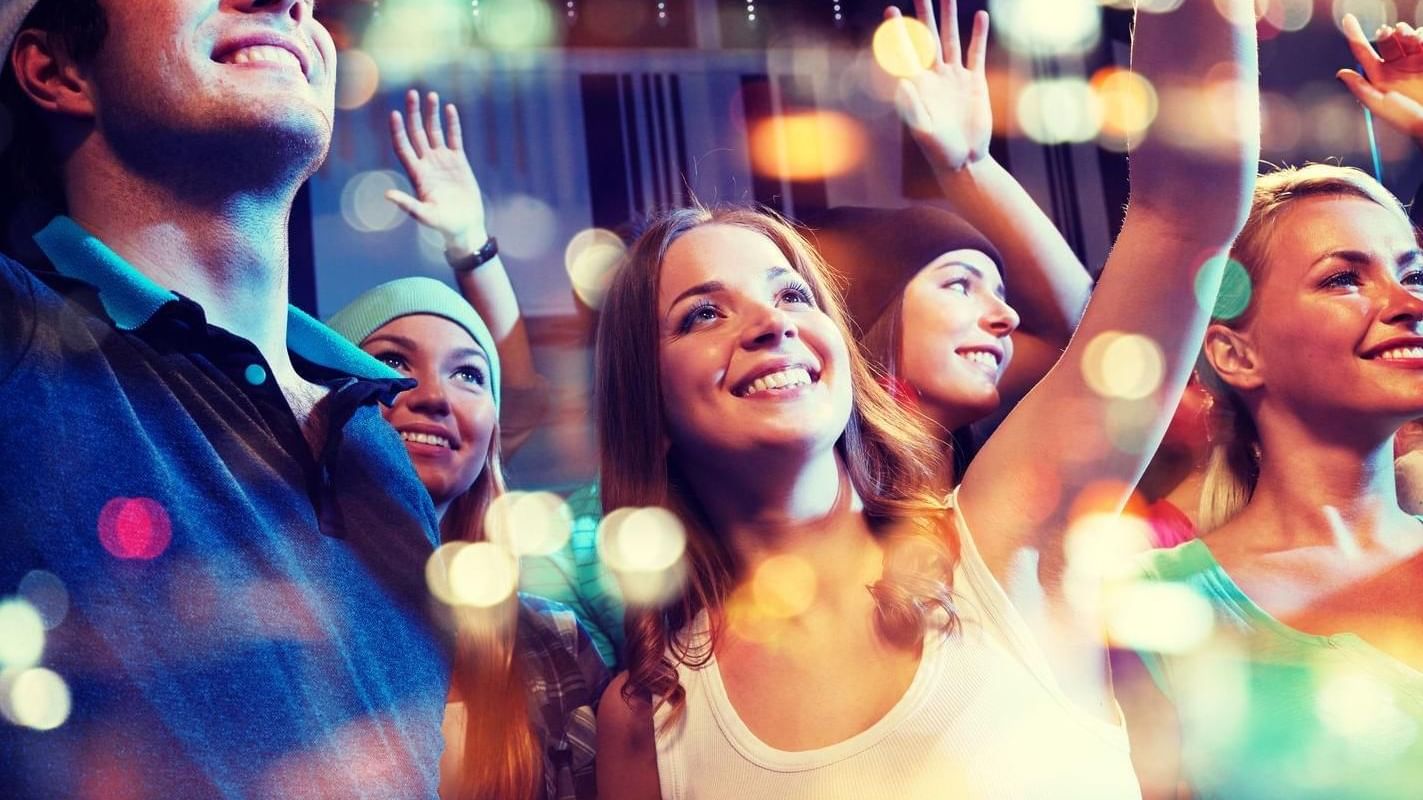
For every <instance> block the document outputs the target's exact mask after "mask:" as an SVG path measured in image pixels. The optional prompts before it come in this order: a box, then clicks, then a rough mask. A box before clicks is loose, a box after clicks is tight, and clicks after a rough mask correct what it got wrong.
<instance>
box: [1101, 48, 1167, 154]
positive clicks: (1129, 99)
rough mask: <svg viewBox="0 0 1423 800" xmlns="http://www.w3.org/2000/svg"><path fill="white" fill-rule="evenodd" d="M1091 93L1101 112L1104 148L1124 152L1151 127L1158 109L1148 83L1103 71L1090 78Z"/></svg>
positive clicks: (1113, 69) (1115, 71) (1127, 74)
mask: <svg viewBox="0 0 1423 800" xmlns="http://www.w3.org/2000/svg"><path fill="white" fill-rule="evenodd" d="M1091 85H1092V91H1093V93H1094V94H1095V95H1096V96H1097V101H1098V103H1099V104H1100V108H1101V111H1102V131H1101V133H1102V138H1103V140H1104V142H1103V143H1104V144H1106V145H1107V146H1109V147H1113V148H1115V149H1119V150H1124V149H1125V148H1126V144H1127V142H1128V141H1135V140H1137V139H1139V138H1140V137H1141V135H1142V134H1144V133H1145V132H1146V129H1147V128H1149V127H1151V123H1152V121H1154V120H1155V119H1156V112H1157V109H1158V107H1159V104H1158V100H1157V97H1156V88H1155V87H1153V86H1152V85H1151V81H1149V80H1147V79H1146V78H1143V77H1142V76H1141V75H1138V74H1137V73H1135V72H1132V71H1130V70H1125V69H1121V68H1119V67H1104V68H1103V69H1100V70H1098V71H1097V73H1096V74H1095V75H1093V76H1092V84H1091Z"/></svg>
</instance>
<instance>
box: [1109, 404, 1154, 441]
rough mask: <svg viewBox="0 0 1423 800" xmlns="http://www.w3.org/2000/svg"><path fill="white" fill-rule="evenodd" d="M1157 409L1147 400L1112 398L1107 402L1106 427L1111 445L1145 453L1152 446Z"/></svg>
mask: <svg viewBox="0 0 1423 800" xmlns="http://www.w3.org/2000/svg"><path fill="white" fill-rule="evenodd" d="M1159 414H1160V409H1159V408H1158V407H1157V405H1156V403H1154V402H1152V401H1151V400H1149V399H1136V400H1128V399H1123V398H1113V399H1112V400H1110V401H1109V402H1108V403H1107V416H1106V420H1105V421H1106V430H1107V438H1108V439H1110V440H1111V442H1112V446H1113V447H1115V448H1117V450H1119V451H1121V452H1123V453H1136V454H1142V453H1145V452H1146V451H1147V450H1148V449H1150V448H1152V447H1154V446H1155V445H1156V437H1155V436H1152V435H1148V434H1150V433H1152V432H1153V431H1155V430H1159V428H1160V425H1161V420H1160V418H1159V416H1158V415H1159Z"/></svg>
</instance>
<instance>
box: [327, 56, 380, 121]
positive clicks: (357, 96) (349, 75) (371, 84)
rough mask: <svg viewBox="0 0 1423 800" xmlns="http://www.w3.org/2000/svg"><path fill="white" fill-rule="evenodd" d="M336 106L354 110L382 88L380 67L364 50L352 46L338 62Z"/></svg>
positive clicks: (343, 109) (368, 100) (344, 109)
mask: <svg viewBox="0 0 1423 800" xmlns="http://www.w3.org/2000/svg"><path fill="white" fill-rule="evenodd" d="M336 65H337V66H336V107H337V108H339V109H341V110H342V111H354V110H355V109H358V108H360V107H361V106H364V105H365V104H366V103H369V102H370V101H371V98H372V97H375V94H376V90H377V89H379V88H380V67H379V66H377V65H376V60H375V59H374V58H371V56H370V54H369V53H367V52H366V51H364V50H359V49H356V48H352V49H350V50H345V51H343V52H342V53H341V58H340V59H339V60H338V61H337V62H336Z"/></svg>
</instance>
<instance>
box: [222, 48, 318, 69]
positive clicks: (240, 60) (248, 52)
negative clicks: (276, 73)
mask: <svg viewBox="0 0 1423 800" xmlns="http://www.w3.org/2000/svg"><path fill="white" fill-rule="evenodd" d="M223 60H224V61H225V62H226V63H228V64H256V63H263V62H265V63H272V64H285V65H286V66H289V67H296V68H297V69H298V70H300V69H301V60H300V59H298V58H297V57H296V55H294V54H293V53H292V52H291V51H290V50H287V49H286V48H283V47H276V46H273V45H268V44H262V45H253V46H251V47H244V48H242V49H241V50H238V51H236V52H234V53H232V54H231V55H229V56H228V57H227V58H225V59H223Z"/></svg>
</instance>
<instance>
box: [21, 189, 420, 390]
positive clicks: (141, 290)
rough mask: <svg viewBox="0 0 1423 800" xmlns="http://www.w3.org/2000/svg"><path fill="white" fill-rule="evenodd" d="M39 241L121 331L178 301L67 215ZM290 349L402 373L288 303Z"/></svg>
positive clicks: (377, 374) (359, 371) (370, 375)
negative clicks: (92, 293)
mask: <svg viewBox="0 0 1423 800" xmlns="http://www.w3.org/2000/svg"><path fill="white" fill-rule="evenodd" d="M35 243H36V244H38V245H39V247H40V250H42V251H44V254H45V256H46V257H48V258H49V261H50V263H51V264H53V265H54V268H55V270H57V271H58V272H59V273H60V274H61V275H63V276H65V277H67V278H73V279H74V280H79V281H83V282H84V283H87V284H89V285H90V286H93V287H94V288H95V289H96V290H98V292H99V302H100V303H102V304H103V306H104V311H105V313H107V314H108V315H109V318H110V319H112V320H113V321H114V324H115V325H116V326H117V327H118V328H120V329H121V330H129V331H131V330H134V329H136V328H139V327H141V326H142V325H144V324H145V323H147V322H148V321H149V320H151V319H153V317H154V315H155V314H157V313H158V311H159V309H161V308H162V307H163V306H164V305H167V304H168V303H172V302H176V301H177V300H178V295H176V294H174V293H173V292H172V291H170V290H168V289H165V288H163V287H162V286H159V285H158V284H157V283H154V282H153V280H152V279H150V278H149V277H148V276H147V275H144V274H143V273H142V272H139V271H138V270H137V269H135V268H134V267H133V265H131V264H129V263H128V262H127V261H125V260H124V259H123V257H122V256H120V255H119V254H118V253H115V252H114V251H113V250H111V249H110V248H109V246H108V245H106V244H104V243H103V242H101V241H99V239H98V237H96V236H94V235H93V234H92V233H90V232H88V231H87V230H85V229H84V228H83V227H81V226H80V225H79V223H77V222H75V221H74V220H72V219H70V218H69V217H67V216H63V215H61V216H58V217H55V218H54V219H53V220H51V221H50V223H49V224H48V225H46V226H45V227H44V229H43V230H41V231H40V232H39V233H37V234H35ZM287 349H288V350H290V351H291V352H292V353H293V354H294V355H297V356H300V357H301V358H304V359H306V360H307V361H310V362H312V363H314V364H319V365H321V366H323V367H327V368H328V369H333V370H337V371H339V372H344V373H346V374H348V375H354V376H355V377H357V378H364V379H367V380H398V379H399V378H400V377H401V376H400V374H399V373H397V372H396V371H395V370H393V369H391V368H390V367H388V366H386V365H385V364H384V363H382V362H381V361H379V360H378V359H376V358H373V357H372V356H370V355H369V354H367V353H366V352H365V351H364V350H362V349H360V348H359V347H356V346H355V345H353V344H351V343H350V342H348V341H346V340H345V339H344V338H342V337H341V336H339V335H338V334H337V333H336V332H335V331H333V330H331V329H330V328H328V327H326V326H325V325H322V324H321V323H320V322H317V321H316V320H315V319H313V318H312V317H311V316H310V315H308V314H307V313H305V312H304V311H302V310H301V309H299V308H297V307H296V306H287Z"/></svg>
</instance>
